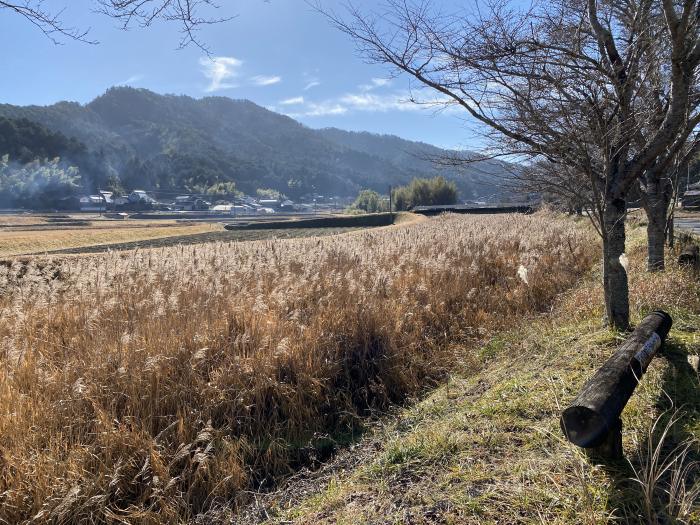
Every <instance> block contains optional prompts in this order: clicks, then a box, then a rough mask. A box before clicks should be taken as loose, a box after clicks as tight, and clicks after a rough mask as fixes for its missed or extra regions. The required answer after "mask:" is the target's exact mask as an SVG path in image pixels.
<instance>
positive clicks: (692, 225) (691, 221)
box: [674, 216, 700, 235]
mask: <svg viewBox="0 0 700 525" xmlns="http://www.w3.org/2000/svg"><path fill="white" fill-rule="evenodd" d="M674 226H675V227H676V228H678V229H679V230H683V231H687V232H688V233H694V234H695V235H700V216H697V217H676V218H675V219H674Z"/></svg>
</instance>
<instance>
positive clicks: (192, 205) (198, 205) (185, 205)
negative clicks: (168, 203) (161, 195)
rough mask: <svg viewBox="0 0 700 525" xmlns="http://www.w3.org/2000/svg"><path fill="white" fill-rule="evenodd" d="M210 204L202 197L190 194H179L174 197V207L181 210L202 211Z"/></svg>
mask: <svg viewBox="0 0 700 525" xmlns="http://www.w3.org/2000/svg"><path fill="white" fill-rule="evenodd" d="M210 206H211V203H210V202H207V201H205V200H204V199H202V198H199V197H194V196H192V195H180V196H178V197H175V209H176V210H182V211H202V210H208V209H209V208H210Z"/></svg>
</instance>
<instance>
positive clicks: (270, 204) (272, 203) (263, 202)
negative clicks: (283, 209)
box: [258, 199, 280, 208]
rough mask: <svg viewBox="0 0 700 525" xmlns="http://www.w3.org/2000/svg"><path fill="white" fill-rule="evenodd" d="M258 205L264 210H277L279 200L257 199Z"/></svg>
mask: <svg viewBox="0 0 700 525" xmlns="http://www.w3.org/2000/svg"><path fill="white" fill-rule="evenodd" d="M258 204H260V206H263V207H265V208H277V207H279V205H280V200H279V199H259V200H258Z"/></svg>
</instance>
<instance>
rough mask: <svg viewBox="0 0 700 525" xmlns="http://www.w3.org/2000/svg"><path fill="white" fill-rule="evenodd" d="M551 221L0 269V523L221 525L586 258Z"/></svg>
mask: <svg viewBox="0 0 700 525" xmlns="http://www.w3.org/2000/svg"><path fill="white" fill-rule="evenodd" d="M596 246H597V242H596V239H595V238H594V237H593V236H592V234H591V233H590V231H589V229H587V228H585V227H584V226H582V225H577V224H574V223H573V222H571V221H569V220H567V219H564V218H561V217H558V216H556V215H552V214H547V213H541V214H537V215H534V216H490V217H489V216H468V217H467V216H443V217H439V218H436V219H433V220H429V221H424V222H420V223H416V224H411V225H406V226H399V227H393V228H385V229H380V230H372V231H365V232H355V233H351V234H347V235H339V236H332V237H323V238H305V239H290V240H277V241H254V242H246V243H211V244H206V245H196V246H186V247H169V248H163V249H157V250H143V251H136V252H130V253H108V254H102V255H96V256H91V257H80V258H72V259H69V258H66V259H60V258H56V259H45V260H33V261H30V262H25V263H20V262H16V263H14V264H13V265H11V266H0V291H1V292H0V360H1V361H2V368H1V369H0V414H1V416H0V523H186V522H192V521H196V520H201V522H211V521H214V520H217V519H224V518H225V517H226V516H229V513H230V512H234V511H235V508H236V506H237V505H239V504H241V503H244V502H245V501H246V500H247V499H249V498H250V496H249V494H250V491H254V490H261V489H265V488H268V487H271V486H272V485H273V484H274V483H275V481H277V480H279V479H281V478H282V477H284V476H285V475H288V474H290V473H291V472H293V471H294V470H295V469H296V468H298V467H300V466H302V465H309V464H312V463H313V462H314V459H315V458H316V459H318V458H321V459H322V458H323V454H325V453H326V452H327V451H328V450H330V449H332V448H333V446H335V445H337V444H338V443H342V442H343V441H345V442H347V441H348V440H351V439H353V437H355V436H356V435H357V434H359V432H360V431H361V427H362V422H363V418H365V417H367V416H370V415H372V414H374V413H375V411H381V410H384V409H386V408H388V407H389V406H391V405H392V404H394V403H400V402H402V401H405V400H406V399H409V398H411V397H413V396H416V395H419V394H420V393H421V392H424V391H425V388H426V387H427V386H429V385H431V384H435V383H436V382H438V381H439V380H440V379H441V378H443V377H444V376H445V372H446V371H447V370H449V369H450V368H451V367H453V366H455V363H456V362H460V363H468V361H469V349H470V347H472V346H473V345H474V344H476V342H477V341H479V340H480V339H483V338H484V337H486V336H487V335H488V334H490V333H493V331H495V330H499V329H501V328H503V327H504V326H506V325H507V324H508V323H509V321H510V320H512V319H515V318H519V317H522V316H525V315H529V314H533V313H536V312H538V311H543V310H546V309H548V308H549V305H550V304H551V302H552V300H553V298H554V297H555V296H556V295H557V294H559V293H560V292H562V291H564V290H565V289H567V288H568V287H570V286H571V285H572V284H573V283H574V282H575V281H577V279H579V278H580V277H581V276H582V275H583V274H584V273H585V272H587V271H588V270H589V269H590V268H591V266H592V265H593V264H594V261H595V260H596V258H597V255H598V250H597V248H596Z"/></svg>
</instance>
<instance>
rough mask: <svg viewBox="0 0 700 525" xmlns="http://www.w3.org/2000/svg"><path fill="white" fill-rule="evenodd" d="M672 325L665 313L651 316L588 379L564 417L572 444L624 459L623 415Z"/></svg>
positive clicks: (659, 311)
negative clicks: (621, 415) (621, 417)
mask: <svg viewBox="0 0 700 525" xmlns="http://www.w3.org/2000/svg"><path fill="white" fill-rule="evenodd" d="M672 322H673V321H672V319H671V316H670V315H668V314H667V313H666V312H663V311H661V310H658V311H656V312H653V313H651V314H649V315H647V316H646V317H645V318H644V320H643V321H642V322H641V323H639V325H638V326H637V328H636V329H635V330H634V332H632V333H631V334H630V336H629V337H628V338H627V340H626V341H625V342H624V343H623V344H622V345H621V346H620V347H619V348H618V349H617V351H616V352H615V353H614V354H613V355H612V356H611V357H610V358H609V359H608V360H607V361H606V362H605V364H604V365H603V366H602V367H600V369H599V370H598V371H597V372H596V373H595V375H594V376H593V377H592V378H591V379H589V380H588V382H587V383H586V384H585V385H584V386H583V388H582V389H581V392H580V393H579V395H578V396H577V397H576V399H574V401H573V403H572V404H571V406H570V407H568V408H567V409H566V410H564V412H563V413H562V415H561V420H560V425H561V429H562V431H563V432H564V435H565V436H566V437H567V439H568V440H569V441H571V442H572V443H573V444H575V445H578V446H579V447H583V448H585V449H587V451H588V452H591V453H593V454H596V455H600V456H603V457H607V458H611V459H615V458H620V457H622V421H621V420H620V414H621V413H622V410H623V409H624V408H625V405H627V401H629V398H630V397H631V396H632V392H634V389H635V388H636V386H637V383H639V380H640V379H641V377H642V375H644V372H646V369H647V367H648V366H649V363H651V360H652V359H653V358H654V356H655V355H656V353H657V352H658V351H659V349H660V348H661V346H662V345H663V343H664V341H665V340H666V336H667V335H668V331H669V330H670V329H671V324H672Z"/></svg>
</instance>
